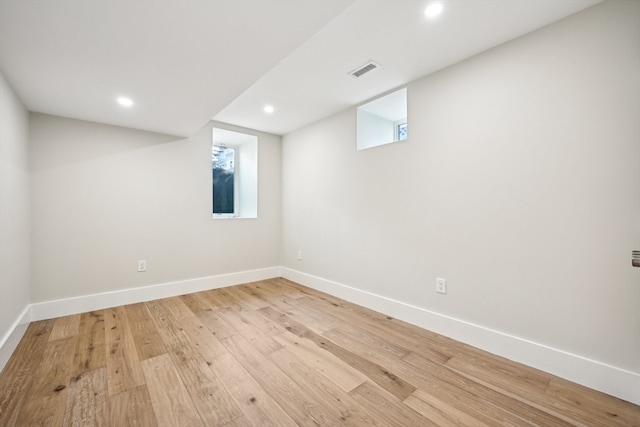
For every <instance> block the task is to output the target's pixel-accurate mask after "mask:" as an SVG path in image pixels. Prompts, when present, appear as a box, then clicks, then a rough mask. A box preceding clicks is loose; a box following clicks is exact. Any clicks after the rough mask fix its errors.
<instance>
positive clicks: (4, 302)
mask: <svg viewBox="0 0 640 427" xmlns="http://www.w3.org/2000/svg"><path fill="white" fill-rule="evenodd" d="M28 120H29V113H28V112H27V110H26V109H25V108H24V106H23V105H22V102H21V101H20V99H18V97H17V96H16V95H15V93H14V92H13V89H12V88H11V86H10V85H9V83H8V82H7V81H6V80H5V78H4V76H3V75H2V74H0V347H1V346H2V340H3V337H5V336H6V335H7V334H8V333H10V332H12V330H13V326H14V323H15V322H17V321H18V320H19V317H20V315H21V313H22V312H23V311H24V310H25V309H26V308H27V306H28V305H29V284H30V273H29V258H30V243H29V241H30V240H29V167H28V158H29V156H28V152H29V151H28V150H29V144H28V138H29V135H28V131H29V127H28Z"/></svg>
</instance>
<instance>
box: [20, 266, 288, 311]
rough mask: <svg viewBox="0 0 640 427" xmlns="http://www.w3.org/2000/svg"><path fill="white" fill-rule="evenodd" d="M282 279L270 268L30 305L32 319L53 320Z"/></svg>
mask: <svg viewBox="0 0 640 427" xmlns="http://www.w3.org/2000/svg"><path fill="white" fill-rule="evenodd" d="M274 277H280V267H267V268H261V269H257V270H248V271H242V272H237V273H229V274H221V275H217V276H208V277H199V278H195V279H187V280H180V281H176V282H168V283H161V284H157V285H150V286H142V287H139V288H130V289H122V290H118V291H112V292H104V293H100V294H93V295H83V296H79V297H74V298H65V299H60V300H55V301H46V302H39V303H35V304H31V320H32V321H35V320H44V319H52V318H55V317H60V316H69V315H71V314H78V313H85V312H87V311H92V310H102V309H105V308H109V307H117V306H119V305H126V304H135V303H139V302H144V301H151V300H155V299H160V298H169V297H174V296H177V295H183V294H189V293H193V292H200V291H206V290H209V289H217V288H224V287H226V286H234V285H239V284H242V283H249V282H256V281H258V280H266V279H272V278H274Z"/></svg>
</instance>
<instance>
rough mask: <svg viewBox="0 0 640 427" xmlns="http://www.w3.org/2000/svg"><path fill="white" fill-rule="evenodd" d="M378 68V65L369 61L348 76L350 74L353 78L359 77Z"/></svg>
mask: <svg viewBox="0 0 640 427" xmlns="http://www.w3.org/2000/svg"><path fill="white" fill-rule="evenodd" d="M379 67H380V66H379V65H378V64H376V63H375V62H373V61H369V62H367V63H366V64H364V65H363V66H361V67H358V68H356V69H355V70H353V71H351V72H350V73H349V74H351V75H352V76H353V77H360V76H362V75H363V74H366V73H368V72H369V71H373V70H375V69H376V68H379Z"/></svg>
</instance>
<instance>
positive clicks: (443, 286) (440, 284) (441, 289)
mask: <svg viewBox="0 0 640 427" xmlns="http://www.w3.org/2000/svg"><path fill="white" fill-rule="evenodd" d="M436 292H438V293H439V294H446V293H447V281H446V280H445V279H442V278H440V277H438V278H437V279H436Z"/></svg>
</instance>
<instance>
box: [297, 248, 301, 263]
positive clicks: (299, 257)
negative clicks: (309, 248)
mask: <svg viewBox="0 0 640 427" xmlns="http://www.w3.org/2000/svg"><path fill="white" fill-rule="evenodd" d="M298 261H302V251H301V250H300V249H298Z"/></svg>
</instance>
